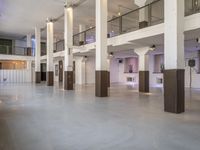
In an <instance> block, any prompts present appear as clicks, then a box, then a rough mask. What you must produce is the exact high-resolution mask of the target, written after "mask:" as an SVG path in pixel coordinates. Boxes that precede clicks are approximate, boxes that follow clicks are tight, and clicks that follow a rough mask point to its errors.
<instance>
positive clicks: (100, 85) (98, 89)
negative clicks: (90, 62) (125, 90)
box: [95, 71, 108, 97]
mask: <svg viewBox="0 0 200 150" xmlns="http://www.w3.org/2000/svg"><path fill="white" fill-rule="evenodd" d="M95 78H96V82H95V95H96V96H97V97H108V71H96V75H95Z"/></svg>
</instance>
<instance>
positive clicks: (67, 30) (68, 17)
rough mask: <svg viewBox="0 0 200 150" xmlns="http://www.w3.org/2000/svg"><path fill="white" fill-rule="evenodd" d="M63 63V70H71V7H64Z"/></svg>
mask: <svg viewBox="0 0 200 150" xmlns="http://www.w3.org/2000/svg"><path fill="white" fill-rule="evenodd" d="M64 30H65V31H64V32H65V33H64V39H65V64H64V69H65V70H64V71H73V55H72V47H73V8H72V7H70V8H65V9H64Z"/></svg>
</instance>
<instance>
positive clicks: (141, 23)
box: [139, 21, 148, 29]
mask: <svg viewBox="0 0 200 150" xmlns="http://www.w3.org/2000/svg"><path fill="white" fill-rule="evenodd" d="M146 27H148V22H147V21H142V22H139V29H142V28H146Z"/></svg>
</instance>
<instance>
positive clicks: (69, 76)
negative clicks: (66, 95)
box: [64, 71, 74, 90]
mask: <svg viewBox="0 0 200 150" xmlns="http://www.w3.org/2000/svg"><path fill="white" fill-rule="evenodd" d="M64 76H65V77H64V89H65V90H74V83H73V76H74V74H73V71H65V73H64Z"/></svg>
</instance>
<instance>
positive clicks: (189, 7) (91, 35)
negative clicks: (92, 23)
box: [74, 0, 200, 46]
mask: <svg viewBox="0 0 200 150" xmlns="http://www.w3.org/2000/svg"><path fill="white" fill-rule="evenodd" d="M140 11H145V12H146V13H147V14H146V15H147V16H148V17H147V19H146V20H145V21H147V26H145V27H149V26H153V25H157V24H160V23H163V22H164V0H156V1H154V2H152V3H150V4H148V5H146V6H144V7H141V8H138V9H135V10H132V11H130V12H128V13H126V14H123V15H121V16H119V17H116V18H113V19H111V20H109V21H108V38H111V37H115V36H118V35H121V34H124V33H128V32H132V31H136V30H139V20H140V16H139V15H140ZM195 13H200V0H185V16H189V15H192V14H195ZM95 36H96V35H95V28H92V29H88V30H86V31H83V32H81V33H78V34H76V35H74V46H80V45H84V44H89V43H93V42H95ZM81 37H82V38H81Z"/></svg>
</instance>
